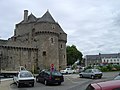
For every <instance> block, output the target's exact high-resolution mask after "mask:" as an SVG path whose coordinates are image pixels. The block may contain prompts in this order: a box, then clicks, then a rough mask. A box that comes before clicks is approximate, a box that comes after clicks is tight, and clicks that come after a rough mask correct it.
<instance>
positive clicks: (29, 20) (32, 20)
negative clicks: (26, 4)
mask: <svg viewBox="0 0 120 90" xmlns="http://www.w3.org/2000/svg"><path fill="white" fill-rule="evenodd" d="M36 20H37V18H36V17H35V16H34V15H33V14H32V13H31V14H30V15H29V16H28V22H35V21H36Z"/></svg>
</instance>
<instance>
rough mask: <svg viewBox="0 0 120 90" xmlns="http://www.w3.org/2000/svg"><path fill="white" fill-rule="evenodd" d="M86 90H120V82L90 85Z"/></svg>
mask: <svg viewBox="0 0 120 90" xmlns="http://www.w3.org/2000/svg"><path fill="white" fill-rule="evenodd" d="M86 90H120V80H112V81H105V82H98V83H92V84H89V85H88V86H87V88H86Z"/></svg>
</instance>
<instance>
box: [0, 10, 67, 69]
mask: <svg viewBox="0 0 120 90" xmlns="http://www.w3.org/2000/svg"><path fill="white" fill-rule="evenodd" d="M66 42H67V34H66V33H65V32H64V31H63V29H62V28H61V27H60V25H59V24H58V23H57V22H55V20H54V19H53V17H52V16H51V14H50V13H49V11H47V12H46V13H45V14H44V15H43V16H42V17H40V18H37V17H35V16H34V15H33V14H30V15H28V10H24V18H23V20H22V21H21V22H20V23H18V24H16V26H15V30H14V35H13V36H12V37H10V38H9V39H8V40H0V56H1V57H0V58H1V65H2V67H1V68H2V69H16V68H17V67H18V66H25V67H26V68H27V69H28V70H33V69H34V70H36V69H37V68H40V69H44V68H50V65H51V64H54V66H55V68H56V69H57V70H59V69H60V68H65V67H66V63H67V62H66Z"/></svg>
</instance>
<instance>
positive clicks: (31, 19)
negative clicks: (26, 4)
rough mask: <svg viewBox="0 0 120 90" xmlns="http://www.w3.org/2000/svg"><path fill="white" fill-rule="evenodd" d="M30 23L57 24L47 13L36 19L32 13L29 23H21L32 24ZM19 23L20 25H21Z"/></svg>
mask: <svg viewBox="0 0 120 90" xmlns="http://www.w3.org/2000/svg"><path fill="white" fill-rule="evenodd" d="M30 22H50V23H56V22H55V20H54V19H53V17H52V15H51V14H50V13H49V11H47V12H46V13H45V14H44V15H43V16H42V17H40V18H36V17H35V16H34V15H33V14H32V13H31V14H30V15H29V16H28V20H27V22H24V20H22V21H21V22H20V23H30ZM20 23H19V24H20Z"/></svg>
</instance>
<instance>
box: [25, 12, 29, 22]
mask: <svg viewBox="0 0 120 90" xmlns="http://www.w3.org/2000/svg"><path fill="white" fill-rule="evenodd" d="M27 20H28V10H24V22H27Z"/></svg>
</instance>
